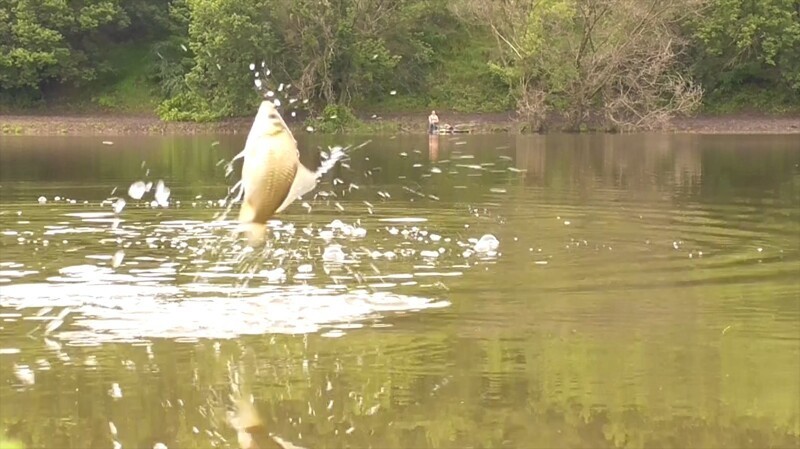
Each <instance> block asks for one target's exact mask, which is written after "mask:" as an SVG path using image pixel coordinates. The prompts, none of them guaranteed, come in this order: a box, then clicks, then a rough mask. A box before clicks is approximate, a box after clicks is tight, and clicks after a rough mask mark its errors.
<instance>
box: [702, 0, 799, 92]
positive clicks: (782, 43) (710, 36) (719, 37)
mask: <svg viewBox="0 0 800 449" xmlns="http://www.w3.org/2000/svg"><path fill="white" fill-rule="evenodd" d="M688 28H689V31H688V32H689V33H691V35H692V36H693V37H694V42H693V44H694V54H693V55H692V56H693V57H692V61H693V67H694V70H695V73H696V74H697V76H698V77H699V78H700V79H701V80H702V82H703V84H704V85H705V86H706V87H707V89H709V90H711V91H712V92H713V93H715V94H717V95H718V97H722V98H724V97H726V96H729V95H735V94H736V93H737V92H738V91H740V90H745V91H747V90H752V89H756V90H765V91H766V90H779V91H781V92H782V93H783V94H785V95H786V96H787V98H786V100H787V101H788V102H790V103H791V102H793V103H795V104H798V103H800V5H798V3H797V1H796V0H763V1H758V2H753V1H746V0H710V5H709V8H708V9H707V10H706V11H705V12H704V13H703V14H702V15H701V16H700V17H698V18H696V19H695V20H693V21H691V22H689V23H688ZM722 98H716V99H715V102H720V100H721V99H722Z"/></svg>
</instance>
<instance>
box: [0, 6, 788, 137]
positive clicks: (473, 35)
mask: <svg viewBox="0 0 800 449" xmlns="http://www.w3.org/2000/svg"><path fill="white" fill-rule="evenodd" d="M253 66H254V67H255V68H256V70H257V71H259V76H261V79H263V83H264V84H263V86H264V89H263V92H266V91H267V90H270V89H272V90H275V91H276V92H277V90H278V88H279V87H281V83H285V85H291V87H290V88H289V90H288V92H287V91H286V90H284V89H281V90H282V92H281V94H282V95H283V94H286V95H285V99H284V100H283V101H284V102H285V103H288V101H287V100H289V99H301V100H308V103H303V102H302V101H298V102H297V103H294V104H293V105H292V106H293V107H295V106H298V105H300V106H302V107H303V108H307V109H309V112H312V113H314V114H319V113H321V112H322V111H323V110H324V109H325V108H326V106H327V107H328V111H338V113H332V114H331V115H336V116H339V115H342V116H346V117H351V116H350V115H348V113H349V112H350V111H352V110H356V111H359V112H362V113H371V112H374V111H383V112H397V111H423V110H426V109H429V108H439V109H445V110H456V111H462V112H478V111H480V112H487V111H505V110H516V111H517V112H519V113H520V115H521V117H522V118H523V119H524V121H525V122H527V123H528V124H530V125H531V126H532V127H534V128H536V127H539V126H541V125H543V124H546V123H547V122H548V121H549V120H550V119H552V118H553V117H557V118H558V119H559V120H562V121H563V123H565V124H566V125H567V126H568V127H569V128H573V129H577V128H580V127H582V126H585V125H586V124H587V123H591V122H593V121H594V122H600V123H603V124H604V125H605V126H609V127H614V128H623V127H653V126H658V125H659V124H661V123H663V122H664V120H666V119H667V118H669V117H670V116H672V115H674V114H679V113H686V112H691V111H694V110H697V108H698V107H705V109H706V110H708V111H719V112H729V111H734V110H742V109H754V110H766V111H783V110H796V109H797V108H798V105H800V0H762V1H759V2H753V1H746V0H664V1H661V0H527V1H526V0H507V1H504V2H485V1H483V0H323V1H319V0H253V1H247V2H241V1H237V0H172V1H170V2H164V1H161V0H85V1H81V2H76V1H68V0H0V104H2V105H3V107H4V108H5V109H20V108H29V107H35V106H43V105H44V106H47V107H51V108H52V107H57V106H58V105H65V104H66V105H69V107H70V108H72V109H73V110H75V109H80V108H82V107H89V108H97V107H102V108H107V109H115V110H119V111H129V112H153V111H156V112H157V113H158V114H159V116H160V117H162V118H164V119H167V120H198V121H199V120H213V119H217V118H222V117H230V116H237V115H243V114H251V113H252V110H253V107H254V105H255V104H256V103H257V102H258V101H259V96H258V95H256V94H255V93H254V89H255V88H254V78H253V77H254V73H253V71H252V70H251V67H253ZM284 87H285V86H284ZM282 98H283V97H282ZM336 126H338V124H337V125H336Z"/></svg>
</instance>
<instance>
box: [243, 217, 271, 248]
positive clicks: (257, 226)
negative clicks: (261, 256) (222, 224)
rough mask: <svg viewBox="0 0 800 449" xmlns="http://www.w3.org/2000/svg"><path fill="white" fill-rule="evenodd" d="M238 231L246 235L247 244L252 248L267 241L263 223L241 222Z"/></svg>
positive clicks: (265, 228) (265, 227) (265, 226)
mask: <svg viewBox="0 0 800 449" xmlns="http://www.w3.org/2000/svg"><path fill="white" fill-rule="evenodd" d="M239 232H243V233H244V234H245V237H247V244H248V245H249V246H252V247H253V248H257V247H259V246H261V245H263V244H264V243H265V242H266V241H267V225H266V224H263V223H252V222H251V223H242V224H240V225H239Z"/></svg>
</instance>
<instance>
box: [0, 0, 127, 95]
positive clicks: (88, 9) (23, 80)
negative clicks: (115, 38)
mask: <svg viewBox="0 0 800 449" xmlns="http://www.w3.org/2000/svg"><path fill="white" fill-rule="evenodd" d="M119 3H120V2H119V0H94V1H88V2H85V3H83V4H80V5H78V4H74V3H72V2H63V1H56V0H48V1H36V0H0V89H3V90H17V89H25V88H34V89H37V88H41V87H42V86H43V85H44V84H45V83H48V82H69V83H73V84H76V85H80V84H82V83H86V82H88V81H91V80H93V79H95V78H96V76H97V68H98V67H97V65H98V62H99V60H100V55H101V52H99V51H98V48H102V47H103V43H104V38H105V33H107V32H108V31H109V30H110V29H112V28H114V27H124V26H125V25H126V24H127V22H128V19H127V17H126V16H125V14H124V13H123V11H122V9H121V8H120V5H119Z"/></svg>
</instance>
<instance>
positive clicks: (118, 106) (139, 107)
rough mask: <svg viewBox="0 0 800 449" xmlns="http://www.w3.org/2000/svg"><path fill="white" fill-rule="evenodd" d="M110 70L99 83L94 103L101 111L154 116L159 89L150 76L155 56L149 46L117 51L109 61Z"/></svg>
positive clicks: (130, 47) (93, 99) (113, 51)
mask: <svg viewBox="0 0 800 449" xmlns="http://www.w3.org/2000/svg"><path fill="white" fill-rule="evenodd" d="M107 61H108V65H109V67H110V69H109V70H108V72H107V73H106V74H104V76H103V77H102V78H101V79H99V80H98V83H97V84H98V86H97V87H96V88H95V89H93V90H94V92H96V93H95V94H94V95H93V96H92V101H93V102H94V103H96V104H97V105H99V106H100V107H102V108H104V109H108V110H114V111H121V112H152V111H153V108H154V107H155V106H156V104H157V103H158V102H157V98H156V96H155V88H154V87H155V86H154V85H153V83H152V81H151V80H150V77H149V73H150V72H151V70H153V69H152V67H153V61H154V59H153V55H152V54H151V52H150V49H149V48H148V47H147V46H143V45H125V46H119V47H117V48H114V49H113V50H112V51H111V52H110V55H109V57H108V59H107Z"/></svg>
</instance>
